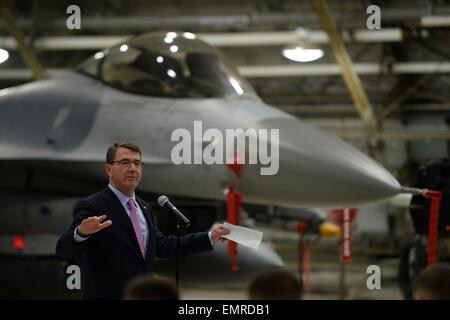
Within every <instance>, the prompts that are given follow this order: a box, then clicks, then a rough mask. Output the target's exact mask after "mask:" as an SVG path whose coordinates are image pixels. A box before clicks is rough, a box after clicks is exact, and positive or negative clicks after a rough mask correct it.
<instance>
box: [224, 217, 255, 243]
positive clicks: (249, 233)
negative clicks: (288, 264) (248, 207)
mask: <svg viewBox="0 0 450 320" xmlns="http://www.w3.org/2000/svg"><path fill="white" fill-rule="evenodd" d="M223 226H224V227H225V228H226V229H229V230H230V233H229V234H226V235H224V236H223V237H224V238H226V239H228V240H232V241H234V242H237V243H239V244H242V245H243V246H246V247H250V248H252V249H258V247H259V245H260V244H261V240H262V237H263V233H262V232H261V231H256V230H252V229H249V228H245V227H241V226H236V225H234V224H230V223H227V222H225V223H224V224H223Z"/></svg>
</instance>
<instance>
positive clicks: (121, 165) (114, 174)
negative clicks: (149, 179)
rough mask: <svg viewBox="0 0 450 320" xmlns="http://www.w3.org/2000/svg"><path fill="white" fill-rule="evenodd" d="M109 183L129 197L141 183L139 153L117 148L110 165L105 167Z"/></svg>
mask: <svg viewBox="0 0 450 320" xmlns="http://www.w3.org/2000/svg"><path fill="white" fill-rule="evenodd" d="M105 170H106V174H107V175H108V177H109V182H110V183H111V184H112V185H113V186H114V187H115V188H117V189H119V190H120V191H121V192H123V193H124V194H126V195H128V196H131V195H132V193H133V192H134V190H135V189H136V188H137V186H138V184H139V181H141V175H142V165H141V156H140V155H139V152H134V151H132V150H130V149H127V148H118V149H117V150H116V154H115V157H114V162H113V163H112V164H109V163H107V164H106V165H105Z"/></svg>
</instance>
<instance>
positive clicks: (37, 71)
mask: <svg viewBox="0 0 450 320" xmlns="http://www.w3.org/2000/svg"><path fill="white" fill-rule="evenodd" d="M0 16H1V17H2V19H3V22H4V24H5V27H6V29H7V30H8V32H9V33H10V34H11V35H12V36H13V37H14V39H15V40H16V42H17V46H18V48H19V50H20V54H21V55H22V58H23V60H24V61H25V63H26V64H27V65H28V66H29V67H30V68H31V70H32V72H33V76H34V78H35V79H43V78H44V70H43V69H42V66H41V65H40V63H39V61H38V60H37V58H36V56H35V55H34V53H33V50H32V49H31V48H30V47H29V46H28V44H27V43H26V42H25V40H24V38H23V35H22V33H21V32H20V30H19V28H18V27H17V25H16V22H15V20H14V17H13V16H12V15H11V12H10V11H9V9H8V7H7V6H6V3H5V1H4V0H0Z"/></svg>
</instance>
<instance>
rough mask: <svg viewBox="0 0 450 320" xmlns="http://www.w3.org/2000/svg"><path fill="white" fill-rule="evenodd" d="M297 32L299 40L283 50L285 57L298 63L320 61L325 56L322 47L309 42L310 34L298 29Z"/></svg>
mask: <svg viewBox="0 0 450 320" xmlns="http://www.w3.org/2000/svg"><path fill="white" fill-rule="evenodd" d="M296 32H297V34H298V40H297V41H295V42H294V43H291V44H289V45H287V46H285V47H284V48H283V51H282V54H283V56H284V57H285V58H286V59H289V60H292V61H297V62H310V61H314V60H317V59H320V58H321V57H322V56H323V50H322V49H321V48H320V46H318V45H314V44H312V43H311V42H310V41H308V35H309V32H308V31H307V30H306V29H303V28H298V29H297V30H296Z"/></svg>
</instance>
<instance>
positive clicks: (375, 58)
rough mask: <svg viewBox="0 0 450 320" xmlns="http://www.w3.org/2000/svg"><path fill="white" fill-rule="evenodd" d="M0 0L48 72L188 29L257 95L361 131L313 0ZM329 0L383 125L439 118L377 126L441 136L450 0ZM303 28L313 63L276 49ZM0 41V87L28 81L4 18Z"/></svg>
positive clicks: (415, 135)
mask: <svg viewBox="0 0 450 320" xmlns="http://www.w3.org/2000/svg"><path fill="white" fill-rule="evenodd" d="M2 1H3V3H5V4H6V5H7V7H8V8H9V10H10V11H11V13H12V15H13V17H14V18H15V21H16V23H17V25H18V26H19V28H20V30H21V31H22V33H23V35H24V36H25V37H26V39H27V42H28V43H29V44H30V46H31V48H32V49H33V51H34V52H35V54H36V56H37V59H38V61H39V62H40V63H41V64H42V66H43V68H44V70H45V72H46V74H47V75H51V74H55V73H58V72H60V71H62V70H64V69H69V68H73V67H75V66H76V65H78V64H79V63H80V62H81V61H83V60H84V59H86V58H87V57H89V56H91V55H93V54H94V53H95V52H97V51H98V50H99V49H101V48H103V47H104V46H108V45H112V44H114V43H117V42H119V41H120V40H121V39H123V38H124V37H126V36H128V35H131V34H138V33H143V32H149V31H160V30H163V31H178V30H180V31H190V32H193V33H196V34H198V35H199V36H201V37H203V38H204V39H206V40H207V41H209V42H211V43H212V44H214V45H215V46H217V47H219V49H221V50H222V51H223V52H224V53H225V54H226V55H227V56H228V57H229V58H230V59H231V60H232V61H234V62H235V63H236V64H237V66H238V68H239V70H240V72H241V73H242V75H243V76H244V77H246V78H247V79H248V80H249V82H250V83H251V84H252V85H253V86H254V87H255V89H256V91H257V93H258V94H259V96H260V97H261V98H262V99H263V100H264V101H265V102H267V103H269V104H271V105H274V106H276V107H278V108H280V109H283V110H285V111H287V112H289V113H292V114H294V115H296V116H298V117H300V118H302V119H307V120H308V121H312V122H315V123H317V124H319V125H322V126H324V127H327V126H329V127H330V128H331V129H333V126H336V128H335V129H336V130H337V131H338V132H339V133H340V134H341V136H343V137H344V138H349V139H354V138H357V137H358V135H359V137H360V138H361V137H362V138H364V137H365V133H364V130H363V129H364V126H363V124H362V121H361V120H360V118H359V115H358V112H357V111H356V108H355V106H354V104H353V101H352V99H351V97H350V94H349V90H348V88H347V86H346V84H345V82H344V80H343V79H342V74H341V71H340V68H339V65H338V64H337V63H336V60H335V58H334V56H333V52H332V49H331V47H330V42H329V40H328V38H327V34H326V32H325V31H324V29H323V28H322V25H321V22H320V20H319V18H318V15H317V12H316V10H315V9H314V7H313V5H312V1H309V0H308V1H298V0H297V1H295V0H239V1H237V0H228V1H208V0H182V1H181V0H177V1H175V0H164V1H160V0H153V1H141V0H137V1H125V0H109V1H107V0H103V1H74V0H70V1H50V0H34V1H30V0H16V1H11V0H9V1H6V0H2ZM72 4H75V5H78V6H79V7H80V8H81V30H68V29H67V27H66V19H67V17H68V16H69V14H67V13H66V9H67V7H68V6H69V5H72ZM371 4H376V5H378V6H379V7H380V8H381V30H375V31H370V30H368V29H367V27H366V20H367V18H368V17H369V14H367V13H366V9H367V7H368V6H369V5H371ZM328 6H329V7H330V11H331V12H332V16H333V19H334V22H335V23H336V25H337V27H338V29H339V32H340V34H341V37H343V39H344V40H345V44H346V48H347V50H348V52H349V55H350V57H351V59H352V61H353V66H354V69H355V71H356V72H357V73H358V74H359V76H360V79H361V82H362V86H363V88H364V90H365V92H366V93H367V96H368V98H369V101H370V104H371V105H372V107H373V109H374V113H375V115H376V117H377V119H379V120H380V123H381V125H382V126H385V127H389V125H390V123H394V124H396V123H400V124H408V123H410V122H411V121H412V122H414V121H415V120H414V119H417V118H421V119H431V120H430V121H431V122H430V123H436V121H437V123H440V125H442V126H443V127H442V126H441V127H440V128H441V129H440V130H437V131H436V130H434V129H436V128H437V127H436V126H434V128H432V129H433V130H428V131H427V132H409V133H408V132H406V133H405V132H396V133H395V134H393V135H391V136H389V134H383V133H381V134H380V135H379V136H380V137H381V138H382V139H407V140H414V139H423V138H427V139H440V140H449V139H450V134H449V132H448V128H447V125H446V124H447V123H448V122H449V121H450V93H449V90H448V88H449V85H450V77H449V73H450V61H449V57H450V50H449V49H450V42H449V41H448V40H449V38H450V1H443V0H435V1H431V0H430V1H424V0H422V1H419V0H414V1H412V0H395V1H356V0H344V1H335V0H329V1H328ZM305 34H306V35H307V37H308V39H310V40H311V41H314V42H316V43H318V44H320V45H321V47H322V48H323V50H324V51H325V55H324V56H323V57H322V58H321V59H319V60H317V61H315V62H311V63H297V62H292V61H288V60H286V59H285V58H283V57H282V55H281V49H282V48H283V46H285V45H287V44H289V43H292V41H293V40H295V39H297V38H298V37H301V36H304V35H305ZM0 47H3V48H5V49H8V50H9V51H10V59H9V60H8V61H6V62H5V63H3V64H2V65H0V88H6V87H9V86H13V85H17V84H20V83H24V82H28V81H31V80H32V76H31V72H30V70H29V69H28V67H27V65H26V64H25V63H24V62H23V60H22V58H21V55H20V53H19V50H18V49H17V46H16V44H15V41H14V38H13V37H12V36H11V35H10V34H9V33H8V31H7V28H6V27H5V23H4V20H2V19H0ZM436 119H438V120H436ZM343 123H345V126H346V128H347V130H346V131H345V132H344V131H343V130H342V124H343ZM338 127H339V128H338ZM348 128H360V129H361V130H360V131H355V130H353V129H352V130H348ZM346 134H347V136H346ZM402 134H403V136H402Z"/></svg>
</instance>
